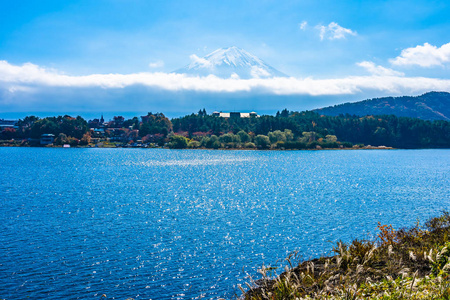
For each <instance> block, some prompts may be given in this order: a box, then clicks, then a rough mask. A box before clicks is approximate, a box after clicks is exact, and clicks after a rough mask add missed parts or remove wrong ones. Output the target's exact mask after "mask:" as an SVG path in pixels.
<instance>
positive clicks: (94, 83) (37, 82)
mask: <svg viewBox="0 0 450 300" xmlns="http://www.w3.org/2000/svg"><path fill="white" fill-rule="evenodd" d="M136 85H140V86H145V87H149V88H155V89H161V90H168V91H195V92H213V93H214V92H217V93H223V92H226V93H234V92H248V93H251V92H264V93H270V94H274V95H295V94H297V95H302V94H304V95H313V96H319V95H345V94H355V93H359V92H361V91H364V90H377V91H382V92H388V93H392V94H398V93H417V92H423V91H429V90H442V91H449V90H450V80H449V79H437V78H426V77H403V76H395V75H394V76H392V75H389V74H388V75H370V76H347V77H343V78H333V79H314V78H294V77H274V78H264V79H262V78H252V79H238V78H228V79H223V78H218V77H216V76H214V75H209V76H206V77H192V76H187V75H185V74H176V73H133V74H92V75H85V76H72V75H66V74H63V73H61V72H59V71H57V70H54V69H46V68H43V67H40V66H37V65H35V64H31V63H26V64H23V65H22V66H17V65H13V64H10V63H8V62H7V61H0V88H1V89H2V90H3V91H4V92H8V93H12V94H14V93H18V92H27V93H34V92H39V90H41V89H51V88H52V87H55V88H56V87H57V88H75V89H76V88H102V89H121V88H125V87H131V86H136Z"/></svg>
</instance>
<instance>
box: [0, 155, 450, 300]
mask: <svg viewBox="0 0 450 300" xmlns="http://www.w3.org/2000/svg"><path fill="white" fill-rule="evenodd" d="M0 172H1V173H0V174H1V177H0V283H1V284H0V296H1V297H2V298H6V299H24V298H26V297H30V298H32V299H33V298H34V299H43V298H45V299H100V297H101V296H102V295H103V294H105V295H106V296H107V297H108V298H107V299H126V298H128V297H131V298H134V299H192V298H202V297H205V298H208V299H209V298H218V297H225V298H231V297H233V295H234V294H235V293H236V294H238V295H240V292H239V290H238V289H237V284H238V283H241V284H243V283H244V282H246V281H248V278H246V274H247V273H248V274H250V275H254V276H255V278H257V277H258V276H257V272H256V269H257V268H258V267H260V266H261V265H262V264H266V265H267V264H276V262H277V260H278V259H282V258H285V257H286V256H287V255H288V254H289V253H291V252H292V251H294V250H298V251H299V254H300V255H301V257H303V258H304V259H307V258H311V257H316V256H319V255H324V254H325V255H326V254H329V253H330V250H331V248H332V246H334V244H335V242H336V241H338V240H340V239H341V240H344V241H349V240H350V239H352V238H368V237H373V236H374V235H375V234H376V226H377V222H378V221H379V222H381V223H382V224H392V225H393V226H394V228H398V227H401V226H413V225H414V224H415V223H416V221H417V219H419V220H421V221H422V222H423V221H425V220H426V219H427V218H429V217H431V216H435V215H437V214H439V213H440V212H441V211H442V210H443V209H450V176H449V175H450V150H391V151H386V150H366V151H356V150H355V151H207V150H193V151H190V150H181V151H176V150H163V149H61V148H59V149H57V148H53V149H51V148H0Z"/></svg>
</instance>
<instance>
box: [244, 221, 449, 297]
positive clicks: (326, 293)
mask: <svg viewBox="0 0 450 300" xmlns="http://www.w3.org/2000/svg"><path fill="white" fill-rule="evenodd" d="M378 229H379V233H378V238H377V239H376V240H375V241H370V240H354V241H352V242H351V243H349V244H346V243H342V242H339V243H338V244H337V245H336V246H335V247H334V248H333V252H334V253H335V255H334V256H332V257H323V258H319V259H314V260H311V261H304V262H301V263H299V264H298V265H295V266H294V265H292V262H291V260H292V257H289V258H288V259H287V261H288V263H289V265H290V267H287V268H286V269H285V270H284V272H283V273H282V274H281V275H279V276H272V275H273V271H274V270H273V268H271V267H266V266H263V267H262V268H261V269H260V270H259V273H261V275H262V278H261V279H259V280H256V281H253V282H251V283H250V284H248V290H247V291H244V289H243V288H241V289H242V292H243V296H242V298H243V299H246V300H247V299H248V300H250V299H355V300H356V299H450V281H449V280H450V213H449V212H444V213H443V214H442V215H441V216H439V217H436V218H433V219H431V220H429V221H427V222H426V223H425V224H424V226H420V225H419V224H417V225H416V226H415V227H414V228H409V229H400V230H394V229H393V228H392V226H388V225H381V224H379V226H378Z"/></svg>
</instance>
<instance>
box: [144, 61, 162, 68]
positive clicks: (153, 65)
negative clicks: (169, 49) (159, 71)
mask: <svg viewBox="0 0 450 300" xmlns="http://www.w3.org/2000/svg"><path fill="white" fill-rule="evenodd" d="M148 66H149V67H150V68H152V69H156V68H162V67H164V61H162V60H157V61H154V62H151V63H149V64H148Z"/></svg>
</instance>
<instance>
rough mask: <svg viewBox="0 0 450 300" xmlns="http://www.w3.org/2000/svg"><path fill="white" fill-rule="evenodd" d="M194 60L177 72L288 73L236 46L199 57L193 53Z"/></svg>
mask: <svg viewBox="0 0 450 300" xmlns="http://www.w3.org/2000/svg"><path fill="white" fill-rule="evenodd" d="M191 60H192V62H191V63H190V64H188V65H187V66H185V67H183V68H180V69H178V70H176V71H175V73H182V74H187V75H194V76H208V75H215V76H217V77H220V78H225V79H227V78H236V79H237V78H240V79H252V78H272V77H287V75H286V74H284V73H282V72H280V71H278V70H277V69H275V68H273V67H272V66H270V65H268V64H266V63H265V62H264V61H262V60H261V59H259V58H258V57H256V56H255V55H253V54H250V53H249V52H247V51H245V50H243V49H241V48H238V47H236V46H232V47H228V48H219V49H217V50H215V51H213V52H211V53H209V54H207V55H206V56H204V57H202V58H199V57H197V56H196V55H191Z"/></svg>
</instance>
